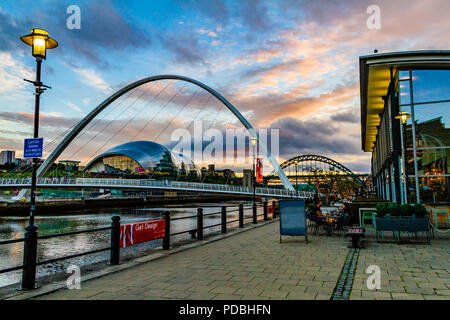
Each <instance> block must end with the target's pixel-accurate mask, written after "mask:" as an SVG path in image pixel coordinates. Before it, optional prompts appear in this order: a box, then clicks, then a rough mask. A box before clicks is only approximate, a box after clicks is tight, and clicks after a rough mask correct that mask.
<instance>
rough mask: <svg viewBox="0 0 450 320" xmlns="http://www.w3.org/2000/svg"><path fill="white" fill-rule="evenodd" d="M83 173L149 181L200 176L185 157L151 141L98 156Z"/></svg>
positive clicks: (130, 143) (124, 145)
mask: <svg viewBox="0 0 450 320" xmlns="http://www.w3.org/2000/svg"><path fill="white" fill-rule="evenodd" d="M84 171H85V172H91V173H104V174H115V175H121V176H130V175H132V176H136V177H138V176H140V175H142V176H146V177H148V178H152V179H158V178H169V177H178V176H180V175H190V176H199V170H198V168H197V167H196V166H195V164H194V163H193V162H192V161H191V159H190V158H188V157H187V156H185V155H183V154H180V153H175V152H172V151H171V149H170V148H168V147H166V146H164V145H161V144H159V143H156V142H153V141H131V142H127V143H124V144H121V145H118V146H115V147H113V148H111V149H109V150H108V151H106V152H104V153H102V154H100V155H98V156H97V157H95V158H94V159H93V160H92V161H91V162H89V163H88V164H87V165H86V167H85V168H84Z"/></svg>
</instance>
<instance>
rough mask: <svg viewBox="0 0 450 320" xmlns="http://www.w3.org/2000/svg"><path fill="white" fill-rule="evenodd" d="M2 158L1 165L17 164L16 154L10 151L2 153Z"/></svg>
mask: <svg viewBox="0 0 450 320" xmlns="http://www.w3.org/2000/svg"><path fill="white" fill-rule="evenodd" d="M0 158H1V161H2V162H1V164H7V163H15V159H16V152H15V151H10V150H4V151H2V152H0Z"/></svg>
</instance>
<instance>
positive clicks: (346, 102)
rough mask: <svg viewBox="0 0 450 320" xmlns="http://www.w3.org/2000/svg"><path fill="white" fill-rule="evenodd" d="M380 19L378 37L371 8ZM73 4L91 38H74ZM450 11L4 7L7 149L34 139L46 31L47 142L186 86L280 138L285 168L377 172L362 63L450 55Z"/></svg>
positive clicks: (404, 3) (0, 95) (357, 4)
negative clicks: (49, 42)
mask: <svg viewBox="0 0 450 320" xmlns="http://www.w3.org/2000/svg"><path fill="white" fill-rule="evenodd" d="M372 4H376V5H378V6H379V7H380V9H381V29H380V30H369V29H368V28H367V25H366V21H367V19H368V17H369V14H367V12H366V10H367V7H368V6H370V5H372ZM69 5H78V6H79V7H80V9H81V29H79V30H69V29H67V28H66V19H67V18H68V16H69V15H68V14H67V13H66V9H67V7H68V6H69ZM449 12H450V1H448V0H426V1H419V0H395V1H392V0H385V1H373V0H369V1H366V0H354V1H353V0H345V1H344V0H340V1H338V0H329V1H325V0H323V1H321V0H314V1H313V0H311V1H296V0H285V1H281V0H280V1H258V0H241V1H222V0H210V1H189V0H179V1H168V0H158V1H131V0H127V1H108V0H104V1H100V0H94V1H75V0H71V1H59V0H58V1H56V0H54V1H53V0H49V1H21V0H16V1H2V2H1V3H0V32H1V37H0V150H4V149H9V150H17V155H16V156H19V157H20V156H21V155H22V149H23V139H24V138H29V137H31V136H32V132H33V130H32V119H33V112H34V97H33V87H32V86H31V85H30V84H29V83H26V82H24V81H23V80H22V79H23V78H27V79H34V70H35V62H34V59H33V58H32V56H31V50H30V47H28V46H26V45H25V44H24V43H22V42H21V41H20V39H19V38H20V36H22V35H25V34H27V33H29V31H30V29H31V28H34V27H38V28H43V29H46V30H47V31H49V33H50V35H51V36H52V37H53V38H55V39H56V40H58V42H59V47H58V48H56V49H54V50H50V51H48V59H47V61H45V62H44V63H43V76H42V77H43V79H42V80H43V82H44V83H46V84H48V85H50V86H52V89H51V90H49V91H48V92H46V93H45V94H44V95H42V97H41V105H42V108H41V125H42V132H43V135H44V137H45V134H48V135H54V136H56V135H57V134H59V133H62V132H63V131H64V130H66V129H68V128H69V127H70V126H72V125H73V124H74V123H76V122H77V121H79V120H80V119H81V118H82V117H83V116H84V115H86V114H87V113H88V112H89V111H90V110H92V109H93V108H94V107H95V106H96V105H97V104H98V103H100V102H101V101H103V100H104V99H105V98H107V97H108V96H109V95H110V94H112V93H113V92H114V91H116V90H118V89H120V88H121V87H123V86H124V85H126V84H128V83H130V82H131V81H134V80H137V79H140V78H143V77H148V76H152V75H157V74H179V75H185V76H188V77H191V78H194V79H197V80H200V81H201V82H203V83H205V84H207V85H209V86H211V87H212V88H214V89H216V90H217V91H218V92H220V93H221V94H222V95H223V96H224V97H225V98H227V99H228V100H229V101H230V102H231V103H232V104H233V105H234V106H236V107H237V108H238V109H239V110H240V111H241V112H242V113H244V114H245V115H246V116H247V117H248V120H249V121H250V123H252V124H253V125H254V126H255V127H263V128H280V157H281V159H280V160H281V161H282V160H286V159H288V158H290V157H293V156H296V155H300V154H320V155H324V156H328V157H330V158H332V159H334V160H337V161H339V162H341V163H343V164H344V165H346V166H347V167H349V168H350V169H351V170H354V171H362V172H369V170H370V154H369V153H364V152H362V151H361V134H360V130H361V129H360V111H359V110H360V103H359V65H358V58H359V56H361V55H367V54H372V53H373V51H374V49H378V52H379V53H384V52H390V51H408V50H424V49H443V50H448V49H450V37H449V34H450V19H449Z"/></svg>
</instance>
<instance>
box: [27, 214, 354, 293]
mask: <svg viewBox="0 0 450 320" xmlns="http://www.w3.org/2000/svg"><path fill="white" fill-rule="evenodd" d="M310 240H311V242H310V243H306V242H305V241H304V238H303V237H298V238H290V237H286V240H285V241H283V243H281V244H280V243H279V223H278V222H274V223H270V224H267V225H265V226H262V227H260V228H255V229H250V230H248V231H246V232H243V233H239V234H236V235H234V236H232V237H229V238H225V239H222V240H220V241H216V242H212V243H208V244H206V245H203V246H199V247H196V248H192V249H189V250H186V251H182V252H179V253H176V254H173V255H169V256H166V257H163V258H161V259H158V260H153V261H150V262H147V263H144V264H141V265H139V266H136V267H133V268H130V269H127V270H122V271H119V272H116V273H113V274H110V275H107V276H104V277H101V278H98V279H93V280H89V281H87V282H82V283H81V289H80V290H68V289H61V290H59V291H56V292H54V293H51V294H47V295H44V296H40V297H37V298H36V299H91V300H95V299H205V300H208V299H215V300H240V299H316V298H318V299H325V298H327V299H329V298H330V296H331V294H332V292H333V289H334V286H333V285H332V284H333V283H336V281H337V279H338V277H339V274H340V270H341V268H342V265H343V263H344V261H345V257H346V255H347V252H348V249H347V241H346V240H344V239H343V238H330V237H325V236H316V237H314V236H311V237H310ZM321 268H323V269H321ZM324 284H326V285H324Z"/></svg>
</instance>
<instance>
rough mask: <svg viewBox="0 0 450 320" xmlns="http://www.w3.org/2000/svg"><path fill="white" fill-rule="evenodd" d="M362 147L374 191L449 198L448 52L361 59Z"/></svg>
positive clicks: (401, 198)
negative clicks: (368, 154) (366, 155)
mask: <svg viewBox="0 0 450 320" xmlns="http://www.w3.org/2000/svg"><path fill="white" fill-rule="evenodd" d="M359 67H360V95H361V133H362V135H361V138H362V149H363V150H364V151H365V152H371V153H372V159H371V167H372V182H373V187H374V190H375V191H376V193H377V194H378V196H380V197H383V198H385V199H387V200H390V201H392V202H396V203H424V204H430V205H433V204H449V203H450V51H438V50H427V51H410V52H392V53H382V54H372V55H367V56H362V57H360V58H359Z"/></svg>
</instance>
